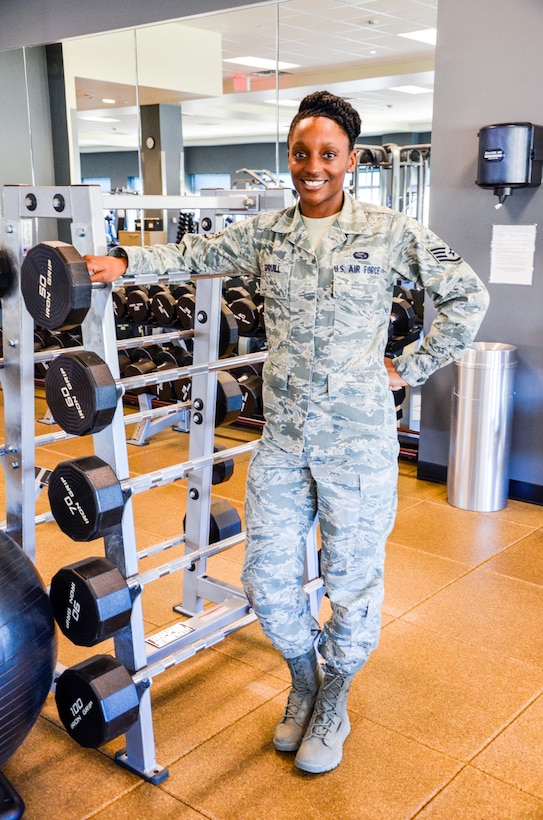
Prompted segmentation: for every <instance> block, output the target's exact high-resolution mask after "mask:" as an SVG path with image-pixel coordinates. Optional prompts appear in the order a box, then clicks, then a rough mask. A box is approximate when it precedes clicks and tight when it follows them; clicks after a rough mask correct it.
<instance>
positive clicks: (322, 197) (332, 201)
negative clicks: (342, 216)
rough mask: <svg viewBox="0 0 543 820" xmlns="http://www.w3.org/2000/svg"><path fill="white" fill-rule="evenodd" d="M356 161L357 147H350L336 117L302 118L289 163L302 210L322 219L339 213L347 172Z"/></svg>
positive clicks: (291, 147) (292, 142) (305, 214)
mask: <svg viewBox="0 0 543 820" xmlns="http://www.w3.org/2000/svg"><path fill="white" fill-rule="evenodd" d="M355 164H356V151H350V150H349V138H348V137H347V134H346V133H345V131H344V130H343V129H342V128H340V126H339V125H338V124H337V123H336V122H335V121H334V120H331V119H329V118H328V117H306V118H305V119H303V120H300V122H299V123H298V124H297V125H296V126H295V128H294V131H293V132H292V134H291V137H290V142H289V147H288V165H289V170H290V173H291V176H292V181H293V183H294V187H295V188H296V190H297V191H298V194H299V195H300V210H301V212H302V214H303V215H304V216H308V217H312V218H314V219H318V218H320V217H323V216H332V214H336V213H338V211H340V210H341V207H342V205H343V180H344V178H345V174H346V173H347V171H352V170H353V169H354V167H355Z"/></svg>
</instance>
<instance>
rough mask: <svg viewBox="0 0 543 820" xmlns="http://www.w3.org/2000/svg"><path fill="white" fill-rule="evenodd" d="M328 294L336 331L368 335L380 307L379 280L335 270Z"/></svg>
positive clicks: (381, 304) (381, 298)
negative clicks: (361, 332) (330, 295)
mask: <svg viewBox="0 0 543 820" xmlns="http://www.w3.org/2000/svg"><path fill="white" fill-rule="evenodd" d="M345 267H348V266H345ZM332 292H333V294H334V326H335V328H336V331H337V332H339V333H341V334H347V335H351V334H353V333H357V334H358V333H359V332H360V331H361V330H362V331H365V332H367V333H369V332H371V330H372V328H374V327H375V320H376V318H377V315H378V313H379V312H380V309H382V306H383V294H382V292H381V286H380V281H379V279H377V278H370V277H368V276H367V275H361V274H357V273H347V272H345V271H338V270H337V269H336V270H335V271H334V282H333V291H332Z"/></svg>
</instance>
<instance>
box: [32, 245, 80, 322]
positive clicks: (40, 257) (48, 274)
mask: <svg viewBox="0 0 543 820" xmlns="http://www.w3.org/2000/svg"><path fill="white" fill-rule="evenodd" d="M21 291H22V294H23V299H24V301H25V305H26V309H27V310H28V312H29V313H30V315H31V316H32V318H33V319H34V321H35V322H36V324H37V325H40V326H41V327H46V328H47V329H48V330H66V329H68V328H72V327H76V326H77V325H79V324H81V322H82V321H83V319H84V318H85V316H86V315H87V312H88V309H89V307H90V303H91V280H90V276H89V272H88V269H87V266H86V264H85V260H84V259H83V257H82V256H80V254H79V253H78V252H77V251H76V249H75V248H74V247H73V246H72V245H68V244H66V243H65V242H56V241H52V242H40V244H39V245H35V246H34V247H33V248H30V250H29V251H28V253H27V255H26V256H25V258H24V261H23V264H22V266H21Z"/></svg>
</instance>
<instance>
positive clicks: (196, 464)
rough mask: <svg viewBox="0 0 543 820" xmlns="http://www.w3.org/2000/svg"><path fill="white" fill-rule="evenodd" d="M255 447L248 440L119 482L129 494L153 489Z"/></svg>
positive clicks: (248, 451)
mask: <svg viewBox="0 0 543 820" xmlns="http://www.w3.org/2000/svg"><path fill="white" fill-rule="evenodd" d="M254 447H255V442H254V441H248V442H246V443H245V444H239V445H238V446H237V447H231V448H230V449H229V450H219V451H218V452H216V453H210V454H209V455H206V456H198V458H193V459H192V460H190V461H183V462H182V463H181V464H174V465H172V466H171V467H166V468H165V469H163V470H155V471H154V472H152V473H145V474H144V475H140V476H136V477H135V478H125V479H123V480H122V481H120V482H119V483H120V485H121V489H122V490H123V492H125V493H127V494H132V495H134V494H135V493H143V492H146V491H147V490H152V489H153V488H154V487H162V486H163V485H164V484H171V483H172V481H179V479H181V478H186V477H187V475H188V474H189V473H191V472H192V471H193V470H199V469H201V468H202V467H209V466H211V465H213V464H217V463H220V462H221V461H228V459H229V458H233V457H234V456H240V455H244V454H245V453H250V452H251V451H252V450H253V449H254Z"/></svg>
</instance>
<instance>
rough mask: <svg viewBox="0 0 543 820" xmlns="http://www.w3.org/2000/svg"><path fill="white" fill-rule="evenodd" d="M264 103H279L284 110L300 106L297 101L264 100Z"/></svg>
mask: <svg viewBox="0 0 543 820" xmlns="http://www.w3.org/2000/svg"><path fill="white" fill-rule="evenodd" d="M264 102H266V103H269V104H270V105H277V103H279V105H280V106H283V107H284V108H298V106H299V105H300V101H299V100H279V101H278V100H264Z"/></svg>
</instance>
